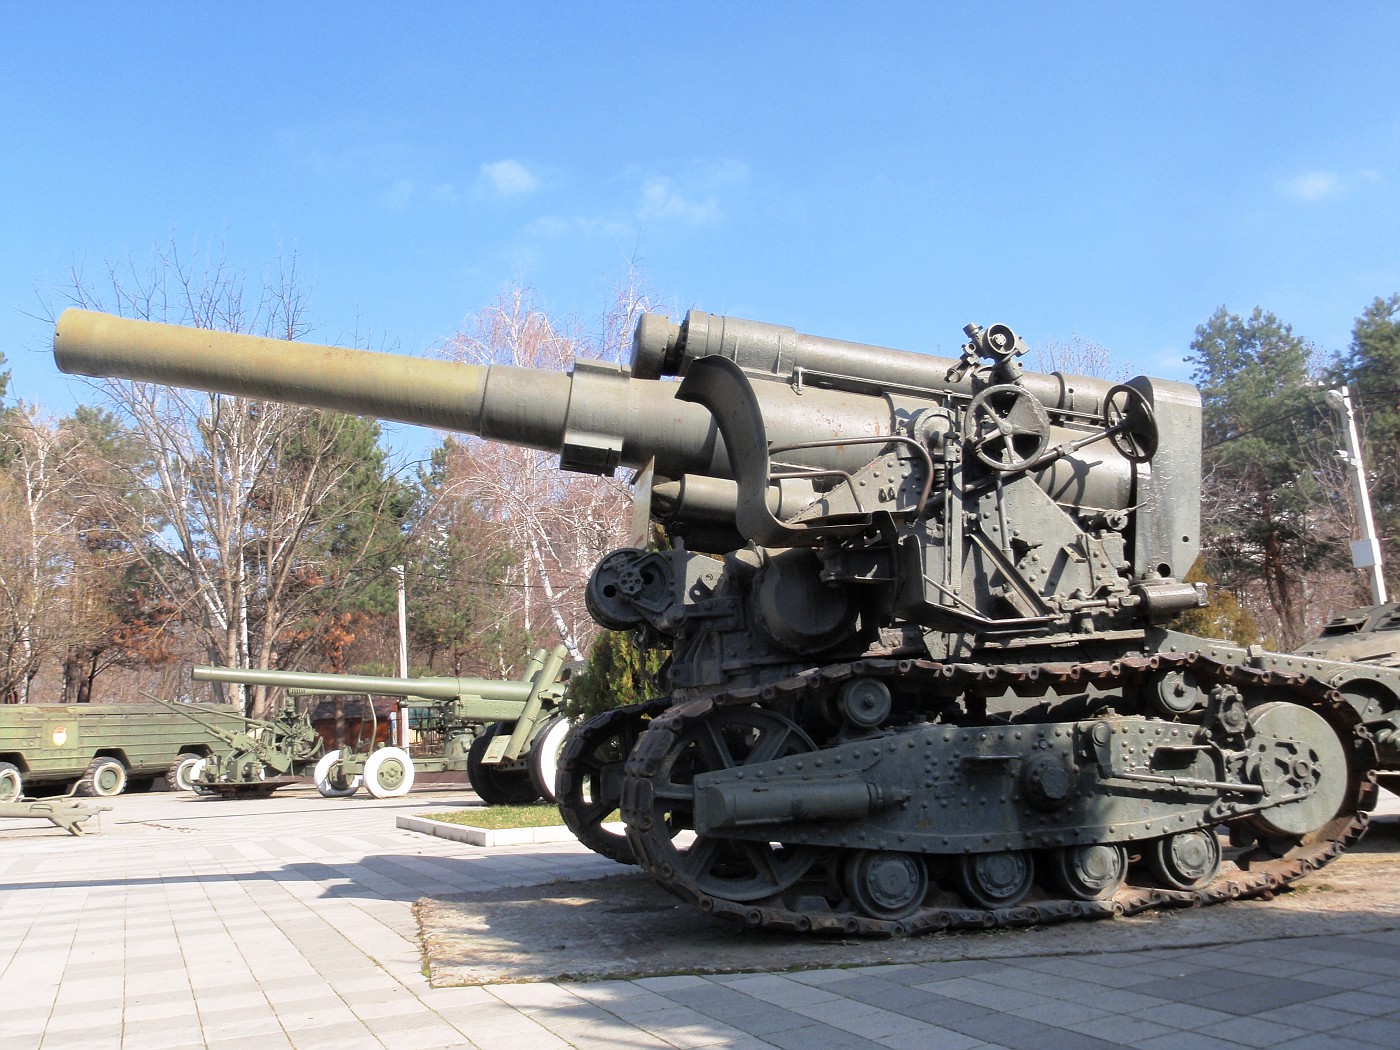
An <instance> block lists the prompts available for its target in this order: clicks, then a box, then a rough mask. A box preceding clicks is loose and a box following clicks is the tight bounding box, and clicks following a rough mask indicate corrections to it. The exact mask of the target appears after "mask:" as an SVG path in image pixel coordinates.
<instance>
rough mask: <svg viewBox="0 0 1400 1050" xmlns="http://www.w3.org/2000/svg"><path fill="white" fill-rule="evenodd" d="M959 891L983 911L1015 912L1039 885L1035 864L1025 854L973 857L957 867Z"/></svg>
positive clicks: (1013, 852)
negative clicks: (990, 909) (1010, 909)
mask: <svg viewBox="0 0 1400 1050" xmlns="http://www.w3.org/2000/svg"><path fill="white" fill-rule="evenodd" d="M954 872H955V874H956V875H957V880H958V889H959V890H960V891H961V893H962V895H963V896H964V897H966V898H967V899H968V900H969V901H971V902H972V903H973V904H976V905H978V906H979V907H983V908H1014V907H1015V906H1016V905H1017V904H1020V903H1021V901H1023V900H1025V899H1026V894H1028V893H1030V891H1031V885H1032V884H1033V883H1034V882H1035V861H1033V860H1032V859H1031V855H1030V854H1029V853H1027V852H1026V851H1025V850H1006V851H1003V852H1001V853H969V854H965V855H963V856H961V857H959V858H958V860H957V864H956V865H955V866H954Z"/></svg>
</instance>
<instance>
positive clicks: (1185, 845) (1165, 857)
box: [1146, 828, 1220, 890]
mask: <svg viewBox="0 0 1400 1050" xmlns="http://www.w3.org/2000/svg"><path fill="white" fill-rule="evenodd" d="M1146 860H1147V867H1148V868H1149V869H1150V870H1151V872H1152V875H1153V877H1154V878H1156V880H1157V881H1158V882H1159V883H1161V884H1162V885H1163V886H1165V887H1166V888H1167V889H1171V890H1198V889H1200V888H1201V887H1202V886H1206V885H1208V884H1209V883H1210V881H1211V879H1213V878H1215V875H1216V872H1218V871H1219V870H1220V840H1219V839H1218V838H1216V836H1215V832H1214V831H1212V830H1211V829H1210V828H1193V829H1191V830H1190V831H1179V832H1177V833H1176V834H1175V835H1168V836H1167V837H1166V838H1163V839H1158V840H1157V841H1156V842H1153V843H1151V844H1150V845H1149V846H1148V847H1147V854H1146Z"/></svg>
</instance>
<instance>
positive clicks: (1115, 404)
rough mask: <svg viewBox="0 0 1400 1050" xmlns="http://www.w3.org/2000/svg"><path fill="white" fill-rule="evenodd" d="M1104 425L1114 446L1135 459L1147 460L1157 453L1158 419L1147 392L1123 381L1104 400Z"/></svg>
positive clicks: (1127, 456) (1126, 455)
mask: <svg viewBox="0 0 1400 1050" xmlns="http://www.w3.org/2000/svg"><path fill="white" fill-rule="evenodd" d="M1103 425H1104V431H1105V433H1107V434H1108V440H1109V441H1110V442H1112V444H1113V447H1114V448H1116V449H1117V450H1118V451H1119V452H1121V453H1123V456H1124V457H1125V458H1127V459H1128V460H1130V461H1132V462H1133V463H1146V462H1147V461H1148V460H1149V459H1151V458H1152V457H1153V456H1154V455H1156V454H1157V439H1158V431H1157V419H1156V417H1155V416H1154V415H1153V412H1152V405H1151V404H1150V403H1149V402H1148V400H1147V397H1146V395H1144V394H1143V392H1142V391H1141V390H1139V389H1138V388H1137V387H1133V386H1129V385H1128V384H1127V383H1119V384H1118V385H1117V386H1115V387H1114V388H1113V389H1112V390H1110V391H1109V392H1108V396H1107V397H1105V398H1104V401H1103Z"/></svg>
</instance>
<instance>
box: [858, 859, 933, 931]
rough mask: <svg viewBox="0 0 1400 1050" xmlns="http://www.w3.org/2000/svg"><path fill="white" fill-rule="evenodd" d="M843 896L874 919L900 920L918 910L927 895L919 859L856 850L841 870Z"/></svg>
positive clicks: (923, 873)
mask: <svg viewBox="0 0 1400 1050" xmlns="http://www.w3.org/2000/svg"><path fill="white" fill-rule="evenodd" d="M843 876H844V878H843V882H844V884H845V890H846V896H847V897H849V898H850V901H851V903H852V904H853V905H855V907H856V908H857V909H858V910H860V911H862V912H864V913H865V914H866V915H869V916H870V917H871V918H875V919H903V918H905V917H906V916H908V915H913V914H914V912H916V911H918V910H919V907H920V906H921V905H922V904H923V902H924V897H925V896H926V895H927V894H928V887H929V879H928V867H927V866H926V865H925V864H924V861H923V858H922V857H916V856H914V855H913V854H910V853H895V852H891V851H885V850H860V851H858V852H857V853H855V854H854V855H852V856H851V857H850V858H849V859H848V860H847V861H846V864H845V868H844V871H843Z"/></svg>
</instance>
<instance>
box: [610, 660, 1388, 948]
mask: <svg viewBox="0 0 1400 1050" xmlns="http://www.w3.org/2000/svg"><path fill="white" fill-rule="evenodd" d="M1173 669H1182V670H1185V669H1189V670H1190V671H1191V674H1192V676H1193V677H1194V678H1195V680H1196V681H1197V682H1198V683H1200V684H1201V687H1202V688H1203V689H1209V688H1210V687H1211V686H1212V685H1215V684H1218V683H1223V684H1231V685H1236V686H1240V687H1251V688H1254V689H1267V690H1269V693H1270V696H1271V698H1274V699H1287V700H1289V701H1291V702H1294V703H1299V704H1303V705H1305V706H1307V707H1309V708H1311V709H1312V710H1314V711H1316V712H1317V713H1318V714H1320V715H1321V716H1322V717H1323V718H1325V719H1326V720H1327V722H1328V723H1329V724H1330V725H1331V726H1332V727H1333V728H1334V729H1335V730H1336V731H1337V733H1338V735H1339V737H1340V738H1341V739H1342V741H1343V743H1344V745H1345V746H1346V748H1347V750H1348V753H1349V754H1348V763H1349V767H1350V771H1349V780H1348V786H1347V794H1346V801H1345V802H1344V803H1343V805H1342V809H1341V811H1340V813H1339V814H1338V815H1337V816H1336V817H1335V818H1334V819H1332V820H1330V821H1329V822H1327V823H1326V824H1325V825H1324V826H1323V827H1322V828H1320V829H1318V830H1316V831H1314V832H1312V833H1311V834H1309V835H1306V836H1303V837H1302V838H1301V839H1300V840H1298V841H1296V842H1294V843H1293V844H1291V846H1286V847H1285V848H1282V849H1281V851H1280V852H1277V853H1269V852H1267V851H1265V850H1264V849H1263V848H1256V849H1255V850H1254V851H1253V853H1252V854H1251V853H1245V854H1242V855H1240V856H1239V857H1237V858H1235V864H1236V865H1237V868H1231V867H1230V866H1228V865H1227V866H1226V867H1225V868H1223V869H1222V871H1221V873H1220V874H1219V875H1218V876H1217V877H1216V878H1215V879H1214V880H1213V881H1212V882H1210V883H1209V884H1208V885H1206V886H1205V887H1203V888H1201V889H1198V890H1194V891H1181V890H1171V889H1162V888H1159V887H1157V886H1155V885H1125V886H1124V887H1123V888H1122V889H1120V890H1119V891H1118V892H1117V893H1115V894H1114V895H1113V896H1112V897H1109V898H1107V899H1105V900H1095V901H1080V900H1068V899H1050V900H1035V901H1027V902H1026V903H1023V904H1019V905H1017V906H1015V907H1006V908H996V909H983V908H975V907H972V908H970V907H946V906H936V905H934V904H925V905H924V906H923V907H921V908H919V910H917V911H915V912H914V913H913V914H912V915H909V916H907V917H905V918H901V919H898V920H887V919H879V918H872V917H869V916H867V915H864V914H858V913H855V912H853V911H850V910H845V909H838V908H834V907H832V906H830V904H829V903H828V902H827V901H826V900H825V899H824V898H822V897H821V896H820V895H813V894H810V893H808V894H807V895H802V894H800V893H797V892H785V893H774V894H773V895H771V896H769V897H767V898H765V899H760V900H743V901H738V900H728V899H723V898H721V897H717V896H715V895H714V894H712V893H706V892H703V891H702V890H701V889H699V888H697V885H696V884H695V882H694V880H692V879H691V878H690V877H688V876H687V875H686V874H684V873H682V872H681V871H679V870H678V869H677V866H676V865H675V864H673V863H672V862H673V860H674V859H675V857H676V851H675V847H674V846H673V844H672V841H671V836H672V834H673V833H674V831H675V829H674V828H672V827H670V826H667V825H665V824H664V823H662V822H659V821H657V820H655V817H654V809H653V802H654V798H655V786H654V784H653V777H655V776H656V775H657V773H658V771H659V770H660V769H661V768H662V767H663V764H664V762H665V760H666V758H667V756H668V755H669V754H670V753H671V752H672V749H673V748H675V747H677V746H678V742H679V741H680V740H681V738H682V737H683V736H684V735H685V734H686V733H687V731H689V730H691V729H692V728H693V727H695V726H696V725H698V724H700V723H702V722H704V721H705V720H707V719H710V718H712V717H714V716H715V715H716V713H717V712H720V711H722V710H723V709H724V708H728V707H736V706H741V705H752V704H760V705H762V706H764V707H770V708H773V709H777V710H792V709H794V708H795V707H796V706H797V705H798V704H799V703H800V702H802V701H804V700H809V699H816V698H820V697H825V696H827V695H828V694H830V693H832V692H834V691H835V690H836V689H838V688H839V687H840V685H841V684H842V683H844V682H846V681H848V680H850V679H852V678H856V677H866V678H870V677H873V678H882V679H887V680H891V681H895V680H897V681H898V682H899V683H900V686H901V688H905V689H907V688H908V687H909V685H910V684H914V685H915V686H916V687H919V686H920V685H926V686H928V687H929V688H930V689H932V688H934V687H937V688H938V689H940V690H942V691H943V692H944V694H945V695H946V694H947V693H948V691H949V690H950V689H951V690H953V691H957V690H960V689H973V690H986V689H987V688H988V687H989V686H991V685H993V684H994V683H995V684H996V691H1000V690H1001V689H1003V688H1005V687H1015V686H1017V685H1021V686H1031V685H1032V684H1033V683H1039V684H1042V685H1044V684H1049V685H1061V686H1063V685H1071V684H1075V685H1077V686H1078V687H1087V686H1090V685H1093V686H1096V687H1098V688H1099V689H1102V690H1105V691H1112V690H1115V689H1121V688H1122V687H1123V685H1124V684H1126V683H1127V682H1128V681H1129V680H1130V679H1132V678H1134V677H1136V678H1138V679H1139V680H1144V679H1150V678H1155V677H1157V676H1158V675H1160V674H1161V673H1163V672H1166V671H1169V670H1173ZM1374 763H1375V760H1374V749H1373V748H1372V747H1371V745H1370V741H1369V738H1368V737H1367V736H1366V734H1365V732H1364V731H1363V730H1362V729H1361V728H1360V726H1359V725H1358V718H1357V715H1356V713H1355V712H1354V711H1353V710H1352V708H1351V707H1350V706H1349V705H1348V704H1347V703H1346V702H1345V701H1344V700H1343V699H1342V698H1341V697H1340V695H1339V694H1337V693H1336V692H1335V691H1332V690H1330V689H1328V688H1327V687H1326V686H1324V685H1322V684H1321V683H1318V682H1317V681H1315V680H1313V679H1309V678H1306V677H1305V676H1303V675H1296V674H1280V673H1278V672H1269V671H1261V670H1258V669H1255V668H1251V667H1247V666H1238V665H1233V664H1227V663H1222V662H1217V661H1214V660H1211V659H1209V658H1207V657H1206V656H1204V655H1202V654H1200V653H1196V652H1189V653H1184V654H1175V653H1171V654H1163V653H1158V654H1153V655H1149V656H1131V657H1126V658H1123V659H1120V660H1115V661H1112V662H1102V663H1093V664H1073V665H1069V664H1045V665H1030V666H1012V667H1007V666H1005V665H998V666H990V665H976V664H942V663H935V662H931V661H923V660H863V661H858V662H855V663H849V664H840V665H834V666H828V667H822V668H817V669H814V670H811V671H808V672H804V673H802V674H799V675H795V676H793V677H791V678H788V679H785V680H783V681H780V682H776V683H773V684H770V685H765V686H763V687H761V688H755V689H743V690H737V691H733V692H729V693H720V694H715V695H711V696H707V697H702V698H699V699H696V700H692V701H689V702H686V703H682V704H679V705H677V706H675V707H672V708H671V709H670V710H668V711H666V712H664V713H662V714H658V715H657V716H656V717H654V718H653V719H651V722H650V725H649V727H648V728H647V729H646V731H645V732H644V733H643V734H642V735H641V737H640V739H639V740H638V742H637V744H636V746H635V747H634V748H633V749H632V752H631V755H630V757H629V759H628V761H627V766H626V773H627V777H626V780H625V782H624V783H623V788H622V795H623V798H622V807H621V808H622V815H623V818H624V819H625V820H626V822H627V828H628V840H629V842H630V844H631V848H632V853H633V855H634V856H635V857H636V858H637V861H638V863H640V864H641V866H642V867H643V868H644V869H646V870H647V871H648V872H649V873H650V874H651V875H652V876H653V877H654V878H655V879H656V880H657V881H658V882H659V883H660V884H661V885H662V886H664V887H665V888H666V889H668V890H669V891H670V892H671V893H673V894H675V895H676V896H677V897H680V898H681V899H682V900H686V901H688V902H690V903H692V904H694V905H695V906H697V907H698V908H700V909H701V910H702V911H705V912H708V913H711V914H713V915H716V916H720V917H723V918H726V919H731V920H734V921H737V922H740V923H743V924H745V925H748V926H756V927H765V928H769V929H774V930H782V931H790V932H811V933H839V934H847V935H866V936H892V935H907V934H918V933H926V932H932V931H937V930H947V929H961V928H973V927H976V928H990V927H998V926H1028V925H1037V924H1044V923H1051V922H1063V921H1067V920H1072V919H1096V918H1107V917H1111V916H1116V915H1131V914H1134V913H1137V912H1142V911H1145V910H1148V909H1153V908H1177V907H1193V906H1202V905H1210V904H1216V903H1219V902H1221V901H1227V900H1236V899H1241V898H1250V897H1265V898H1267V897H1269V896H1271V895H1272V894H1273V893H1275V892H1276V891H1278V890H1279V889H1281V888H1282V887H1284V886H1287V885H1289V884H1290V883H1293V882H1295V881H1297V880H1298V879H1301V878H1302V877H1304V876H1305V875H1307V874H1309V873H1310V872H1313V871H1316V870H1317V869H1319V868H1321V867H1323V866H1324V865H1326V864H1329V863H1330V862H1331V861H1333V860H1335V859H1336V858H1337V857H1339V856H1340V855H1341V854H1342V853H1343V852H1345V851H1346V849H1347V848H1348V847H1349V846H1350V845H1351V844H1352V843H1354V842H1355V841H1356V840H1357V839H1358V838H1360V836H1361V835H1362V833H1363V832H1364V830H1365V828H1366V822H1367V815H1366V812H1365V811H1366V810H1368V809H1369V808H1370V807H1371V806H1372V805H1373V804H1374V795H1375V772H1374ZM774 836H775V838H777V839H781V832H780V831H777V830H775V833H774ZM595 848H596V847H595ZM1274 849H1276V850H1277V849H1279V846H1278V844H1274ZM937 896H938V895H934V897H930V898H929V899H930V900H931V901H932V900H935V899H936V897H937ZM943 896H945V897H946V895H943Z"/></svg>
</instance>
